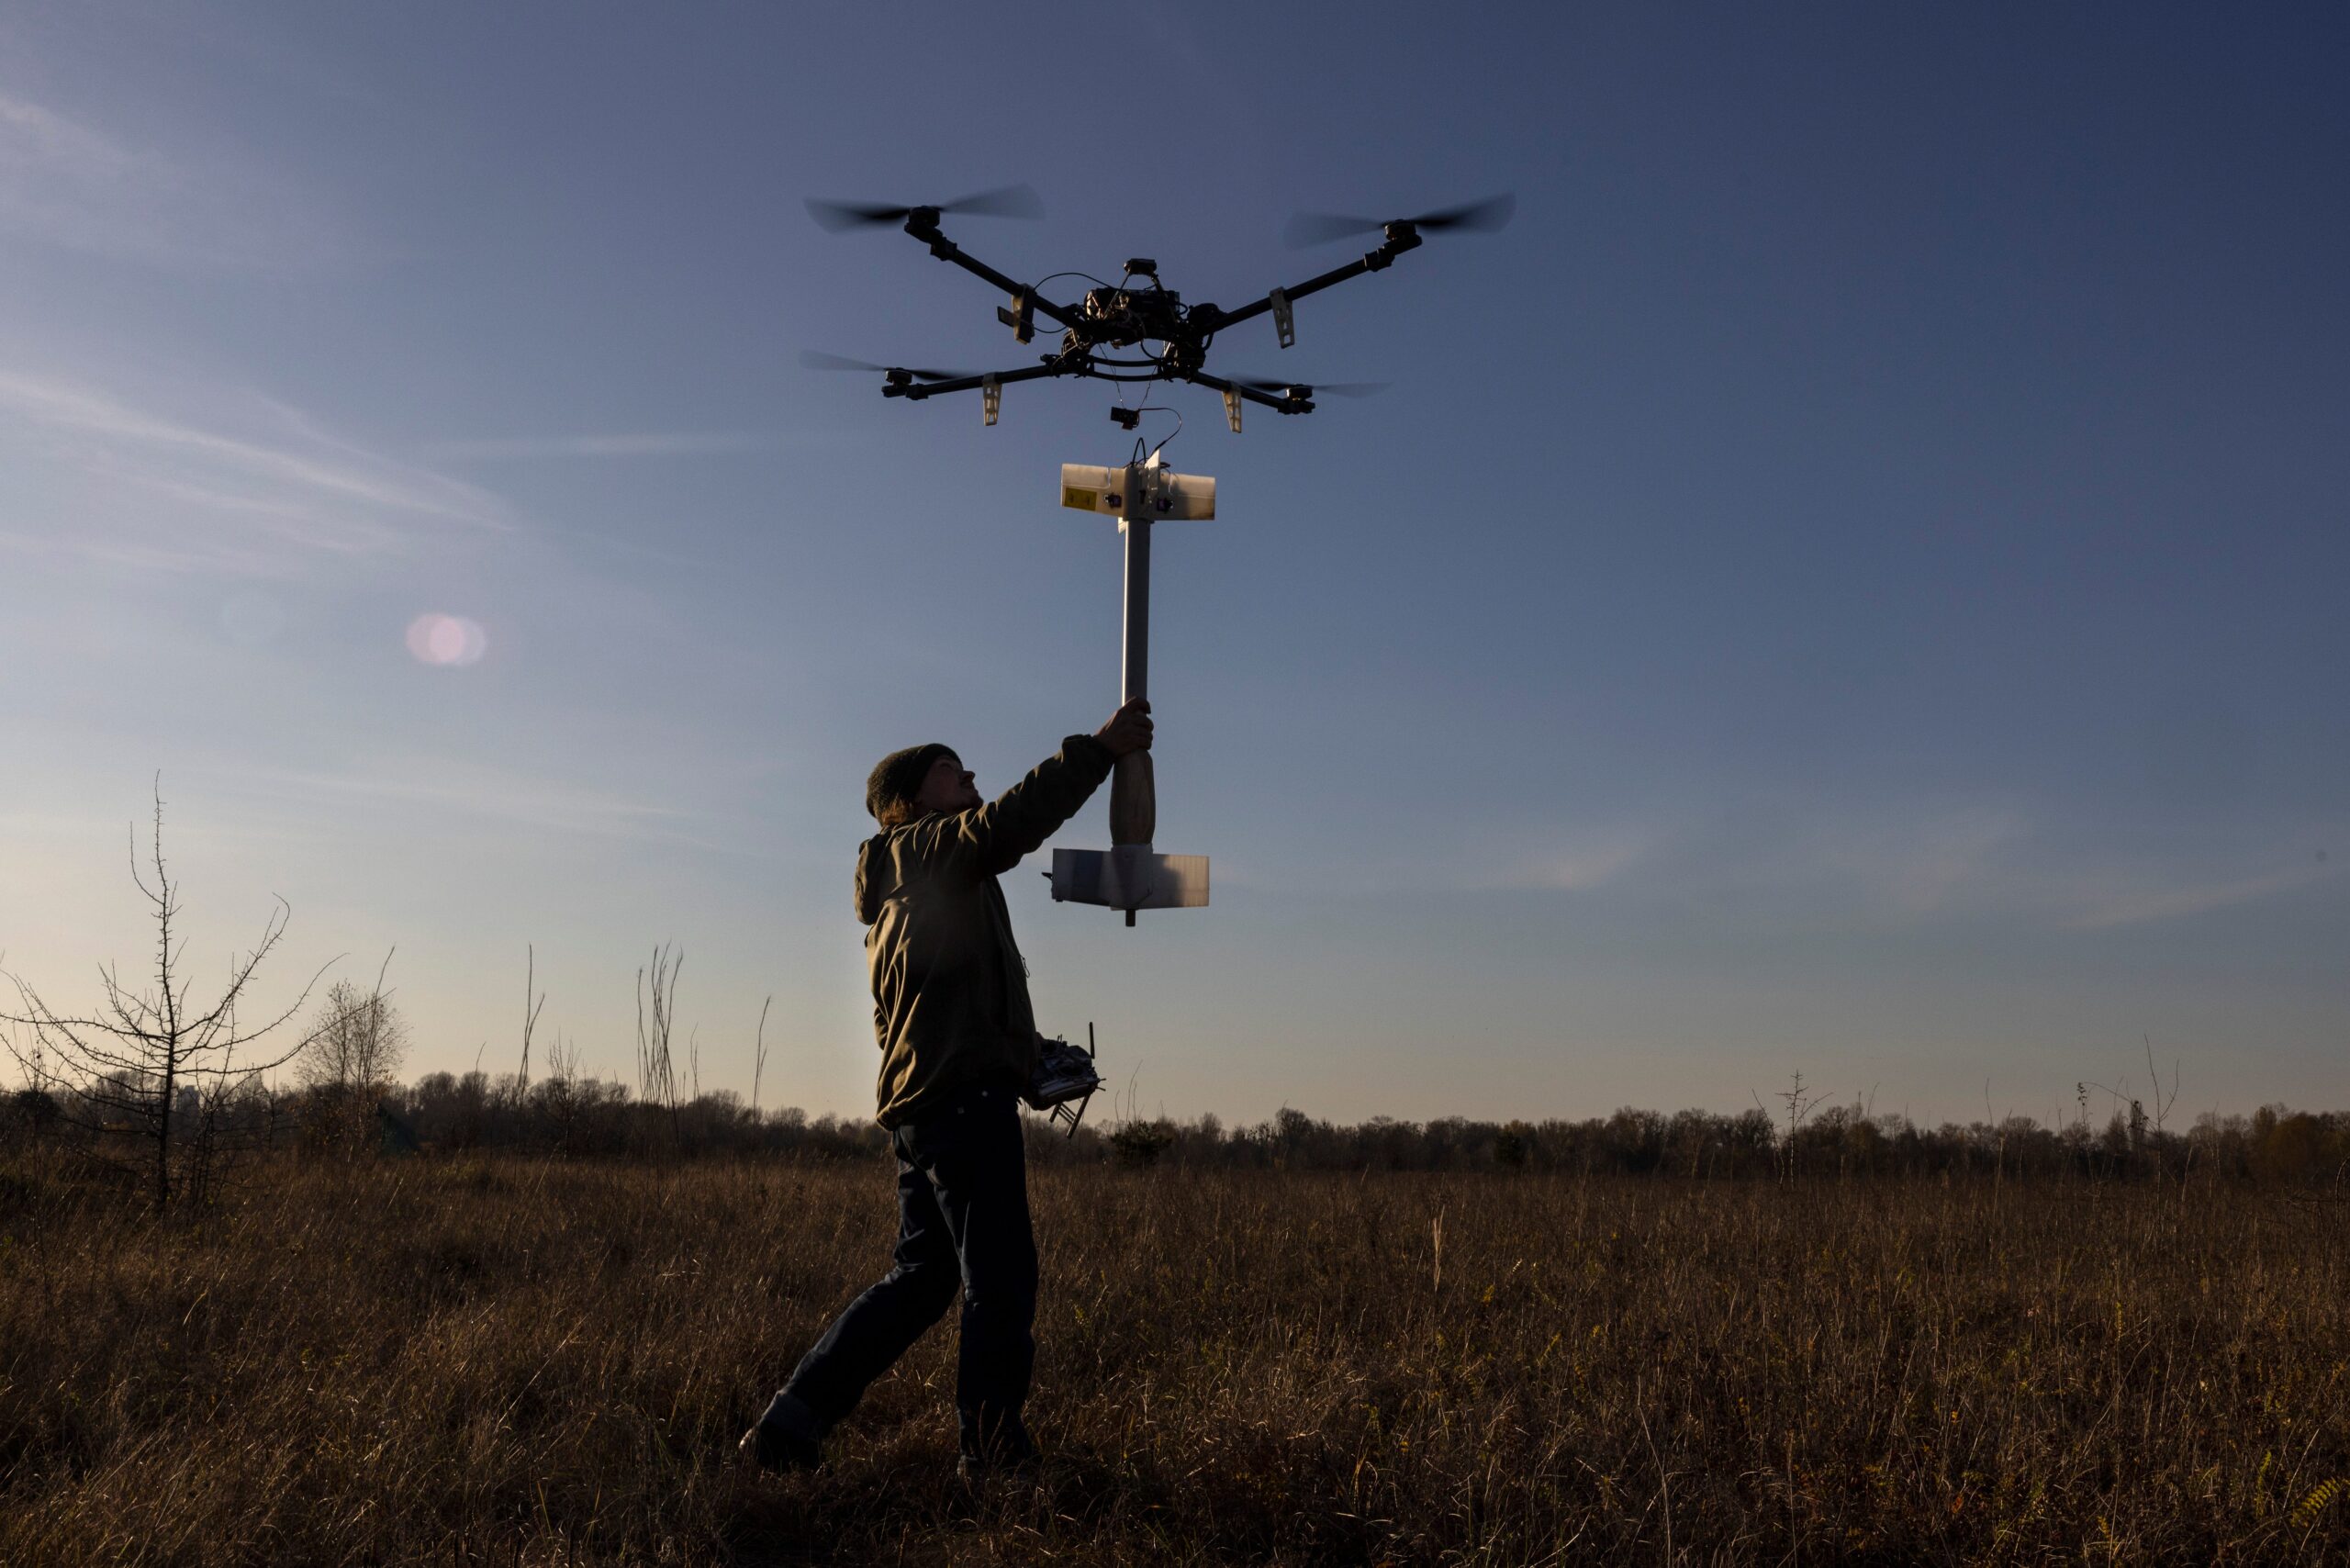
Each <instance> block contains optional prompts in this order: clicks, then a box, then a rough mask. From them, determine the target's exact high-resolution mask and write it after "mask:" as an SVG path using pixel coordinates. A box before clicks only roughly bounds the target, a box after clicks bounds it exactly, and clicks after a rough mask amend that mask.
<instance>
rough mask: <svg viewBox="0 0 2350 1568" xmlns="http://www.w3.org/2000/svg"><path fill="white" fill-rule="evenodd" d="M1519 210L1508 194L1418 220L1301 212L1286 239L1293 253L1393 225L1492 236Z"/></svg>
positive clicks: (1425, 230)
mask: <svg viewBox="0 0 2350 1568" xmlns="http://www.w3.org/2000/svg"><path fill="white" fill-rule="evenodd" d="M1516 211H1517V197H1516V196H1511V195H1507V194H1504V195H1502V196H1487V197H1486V198H1485V199H1484V200H1483V201H1472V202H1470V203H1468V204H1466V205H1465V206H1461V207H1444V208H1442V209H1440V210H1438V211H1436V212H1430V213H1424V214H1422V215H1421V216H1420V217H1418V218H1384V219H1382V218H1346V217H1341V216H1339V215H1338V214H1336V213H1329V212H1301V213H1299V214H1298V215H1297V216H1296V217H1294V218H1291V219H1290V220H1289V227H1288V228H1287V229H1286V230H1283V231H1282V239H1283V241H1285V242H1286V243H1287V244H1288V246H1289V248H1290V249H1291V250H1292V251H1302V250H1304V248H1305V247H1306V246H1308V245H1320V244H1325V243H1326V242H1328V241H1332V240H1345V239H1348V238H1350V237H1352V236H1354V235H1357V234H1376V233H1378V232H1380V230H1383V229H1385V228H1386V227H1387V225H1388V224H1390V223H1408V224H1410V225H1411V226H1412V227H1413V228H1415V229H1416V230H1419V231H1420V232H1421V233H1423V234H1436V233H1441V232H1443V231H1444V230H1448V229H1458V230H1461V231H1462V232H1464V233H1469V234H1490V233H1492V232H1493V231H1494V230H1496V229H1502V228H1505V227H1507V226H1508V223H1509V220H1510V218H1511V216H1512V215H1513V214H1514V213H1516Z"/></svg>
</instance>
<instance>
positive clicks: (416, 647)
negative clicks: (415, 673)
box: [408, 610, 489, 666]
mask: <svg viewBox="0 0 2350 1568" xmlns="http://www.w3.org/2000/svg"><path fill="white" fill-rule="evenodd" d="M488 648H489V639H488V638H487V636H485V635H484V634H483V633H482V629H481V627H480V625H479V623H477V622H472V621H468V620H466V619H465V618H464V616H462V615H442V614H441V613H440V612H439V611H437V610H428V611H426V612H425V613H424V614H422V615H420V616H418V617H417V618H416V619H415V620H413V621H411V622H408V653H409V654H410V655H412V656H413V657H414V658H415V659H416V661H417V662H418V663H419V664H428V665H455V666H463V665H469V664H475V663H477V662H479V660H480V658H481V656H482V655H483V654H484V653H486V652H487V651H488Z"/></svg>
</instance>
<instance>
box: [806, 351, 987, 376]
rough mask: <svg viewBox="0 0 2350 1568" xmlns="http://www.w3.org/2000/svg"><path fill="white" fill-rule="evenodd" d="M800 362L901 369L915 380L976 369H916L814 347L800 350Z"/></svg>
mask: <svg viewBox="0 0 2350 1568" xmlns="http://www.w3.org/2000/svg"><path fill="white" fill-rule="evenodd" d="M800 364H803V365H805V366H806V367H807V368H809V369H810V370H865V371H871V372H873V373H874V374H876V375H888V374H890V372H891V371H893V370H903V371H904V372H905V373H906V374H907V375H911V376H912V377H913V378H914V379H915V380H916V381H958V380H960V379H962V378H963V377H964V376H966V375H978V374H979V372H978V371H976V370H916V369H914V368H912V366H910V365H898V364H872V363H870V362H868V361H866V360H861V359H845V358H843V357H842V356H841V355H839V354H836V353H821V352H819V351H818V350H815V349H802V350H800Z"/></svg>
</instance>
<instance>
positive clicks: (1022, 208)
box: [808, 185, 1045, 234]
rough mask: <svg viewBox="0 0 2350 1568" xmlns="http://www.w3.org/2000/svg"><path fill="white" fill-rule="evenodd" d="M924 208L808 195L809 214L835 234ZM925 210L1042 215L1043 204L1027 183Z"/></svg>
mask: <svg viewBox="0 0 2350 1568" xmlns="http://www.w3.org/2000/svg"><path fill="white" fill-rule="evenodd" d="M923 210H925V209H924V208H923V207H876V206H871V205H868V204H867V203H864V202H854V201H817V200H815V199H814V198H813V197H811V198H810V200H809V202H808V216H809V217H811V218H814V219H815V220H816V221H817V222H818V223H820V224H822V225H823V226H824V227H825V228H826V229H829V230H832V231H833V232H834V233H835V234H838V233H840V232H841V231H842V230H847V229H867V228H876V227H878V226H880V225H882V224H896V223H903V222H904V221H905V220H906V219H907V218H912V216H913V215H914V214H915V213H917V212H921V211H923ZM927 210H929V211H933V212H937V213H940V214H946V213H949V212H966V213H970V214H972V215H973V216H975V217H981V218H1042V217H1044V216H1045V204H1044V203H1043V202H1041V201H1038V200H1037V199H1036V193H1035V191H1033V190H1031V189H1029V188H1028V187H1027V186H1026V185H1003V186H1000V187H999V188H997V189H995V190H991V191H975V192H973V193H972V194H971V195H969V196H963V197H961V198H959V199H957V200H955V201H943V202H940V203H938V204H937V205H936V206H934V207H930V208H928V209H927Z"/></svg>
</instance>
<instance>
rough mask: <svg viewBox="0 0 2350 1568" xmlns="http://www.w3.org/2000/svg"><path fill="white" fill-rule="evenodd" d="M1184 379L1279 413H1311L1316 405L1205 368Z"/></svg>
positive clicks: (1303, 399)
mask: <svg viewBox="0 0 2350 1568" xmlns="http://www.w3.org/2000/svg"><path fill="white" fill-rule="evenodd" d="M1183 379H1184V380H1186V381H1192V382H1196V383H1198V384H1199V385H1200V386H1206V387H1210V388H1212V389H1214V391H1218V392H1223V393H1227V394H1230V395H1232V396H1234V397H1238V398H1247V399H1248V401H1249V402H1251V403H1261V404H1263V405H1264V406H1265V407H1266V408H1268V409H1273V410H1274V411H1275V412H1277V413H1283V414H1310V413H1312V412H1313V411H1314V405H1313V404H1312V403H1311V402H1309V401H1308V400H1306V399H1305V398H1286V397H1281V396H1278V395H1276V394H1274V393H1271V392H1259V391H1258V390H1257V388H1255V387H1254V386H1242V385H1241V384H1240V383H1239V382H1237V381H1226V380H1225V378H1224V377H1223V376H1221V375H1209V374H1208V373H1207V372H1206V371H1204V370H1195V371H1193V372H1192V374H1191V375H1187V376H1185V377H1184V378H1183Z"/></svg>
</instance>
